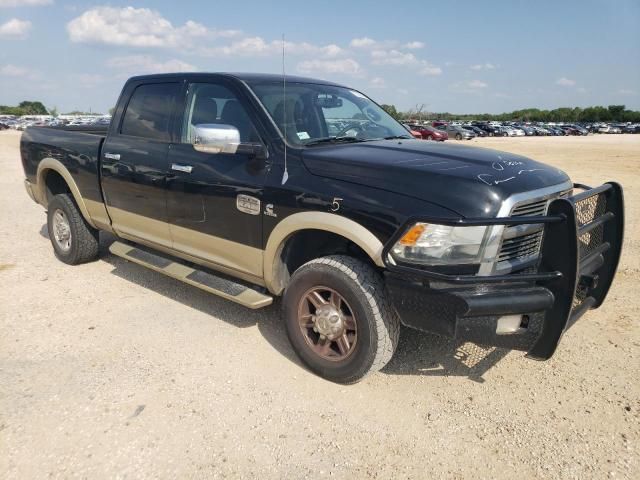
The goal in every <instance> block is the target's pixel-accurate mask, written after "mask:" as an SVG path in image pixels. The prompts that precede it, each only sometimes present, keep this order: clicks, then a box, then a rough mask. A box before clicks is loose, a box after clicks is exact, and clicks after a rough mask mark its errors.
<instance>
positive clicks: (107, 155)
mask: <svg viewBox="0 0 640 480" xmlns="http://www.w3.org/2000/svg"><path fill="white" fill-rule="evenodd" d="M104 158H108V159H109V160H120V154H119V153H107V152H105V154H104Z"/></svg>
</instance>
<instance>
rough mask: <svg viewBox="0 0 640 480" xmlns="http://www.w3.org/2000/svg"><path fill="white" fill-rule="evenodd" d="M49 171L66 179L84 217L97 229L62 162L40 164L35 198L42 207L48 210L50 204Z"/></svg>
mask: <svg viewBox="0 0 640 480" xmlns="http://www.w3.org/2000/svg"><path fill="white" fill-rule="evenodd" d="M49 170H53V171H54V172H56V173H59V174H60V176H61V177H62V178H63V179H64V181H65V182H66V183H67V185H68V186H69V190H71V195H73V199H74V200H75V202H76V205H78V208H79V209H80V212H81V213H82V216H83V217H84V219H85V220H86V221H87V223H88V224H89V225H91V226H92V227H93V228H97V227H96V225H95V224H94V222H93V220H92V219H91V215H90V214H89V209H88V208H87V205H86V204H85V201H84V198H82V195H81V194H80V190H79V189H78V185H76V182H75V181H74V180H73V177H72V176H71V174H70V173H69V170H67V168H66V167H65V166H64V165H63V164H62V162H60V160H56V159H55V158H50V157H47V158H43V159H42V160H41V161H40V163H39V164H38V172H37V174H36V185H35V192H34V194H35V197H36V200H37V201H38V203H39V204H40V205H42V206H43V207H45V208H47V205H48V204H49V199H48V198H47V185H46V180H45V176H46V174H47V172H48V171H49Z"/></svg>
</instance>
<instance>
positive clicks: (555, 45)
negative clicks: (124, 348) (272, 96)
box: [0, 0, 640, 113]
mask: <svg viewBox="0 0 640 480" xmlns="http://www.w3.org/2000/svg"><path fill="white" fill-rule="evenodd" d="M283 34H284V35H285V39H286V41H285V46H286V49H285V50H286V60H285V68H286V71H287V73H289V74H296V75H303V76H308V77H314V78H321V79H327V80H331V81H334V82H338V83H342V84H344V85H348V86H350V87H352V88H356V89H358V90H360V91H362V92H364V93H366V94H367V95H369V96H370V97H371V98H373V99H374V100H376V101H377V102H378V103H389V104H394V105H396V107H397V108H398V109H400V110H408V109H411V108H416V107H417V106H420V105H424V107H423V108H424V110H425V111H430V112H444V111H448V112H453V113H483V112H486V113H500V112H508V111H512V110H515V109H520V108H529V107H532V108H545V109H550V108H557V107H574V106H580V107H585V106H589V105H605V106H606V105H611V104H625V105H627V108H632V109H635V110H640V0H617V1H612V0H575V1H574V0H566V1H547V0H526V1H524V0H509V1H502V0H495V1H487V0H485V1H478V0H467V1H462V0H460V1H458V0H446V1H442V0H440V1H428V0H423V1H422V2H390V1H388V0H385V1H378V0H368V1H359V0H341V1H333V0H324V1H316V2H302V1H300V0H298V1H289V0H282V1H277V0H271V1H264V0H259V1H253V0H242V1H238V0H235V1H215V0H209V1H187V0H183V1H175V0H174V1H164V0H159V1H158V0H157V1H132V0H128V1H110V2H101V1H100V0H97V1H96V2H95V3H94V2H78V1H65V0H0V104H1V105H16V104H17V103H18V102H20V101H22V100H40V101H42V102H43V103H44V104H45V105H46V106H47V107H49V108H51V107H56V108H57V109H58V111H59V112H67V111H71V110H83V111H89V110H91V111H93V112H106V111H107V110H108V109H109V108H110V107H112V106H113V105H115V103H116V101H117V97H118V94H119V92H120V88H121V87H122V84H123V83H124V81H125V80H126V78H128V77H129V76H132V75H137V74H144V73H160V72H173V71H210V72H216V71H231V72H266V73H280V72H281V71H282V35H283Z"/></svg>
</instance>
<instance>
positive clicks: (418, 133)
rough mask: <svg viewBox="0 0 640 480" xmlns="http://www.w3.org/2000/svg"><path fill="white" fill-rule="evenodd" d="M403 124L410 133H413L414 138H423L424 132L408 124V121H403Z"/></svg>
mask: <svg viewBox="0 0 640 480" xmlns="http://www.w3.org/2000/svg"><path fill="white" fill-rule="evenodd" d="M402 126H403V127H404V128H406V129H407V130H408V131H409V133H410V134H411V135H413V137H414V138H417V139H420V140H421V139H422V133H420V132H418V131H417V130H414V129H413V127H411V126H409V125H407V124H406V123H403V124H402Z"/></svg>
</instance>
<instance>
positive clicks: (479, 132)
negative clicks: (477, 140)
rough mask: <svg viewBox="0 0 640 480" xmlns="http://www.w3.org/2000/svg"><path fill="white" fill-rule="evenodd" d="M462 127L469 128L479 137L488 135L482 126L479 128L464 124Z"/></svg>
mask: <svg viewBox="0 0 640 480" xmlns="http://www.w3.org/2000/svg"><path fill="white" fill-rule="evenodd" d="M462 128H464V129H465V130H469V131H470V132H473V133H475V134H476V135H477V136H478V137H486V136H487V132H485V131H484V130H482V129H481V128H478V127H476V126H474V125H463V126H462Z"/></svg>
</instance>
